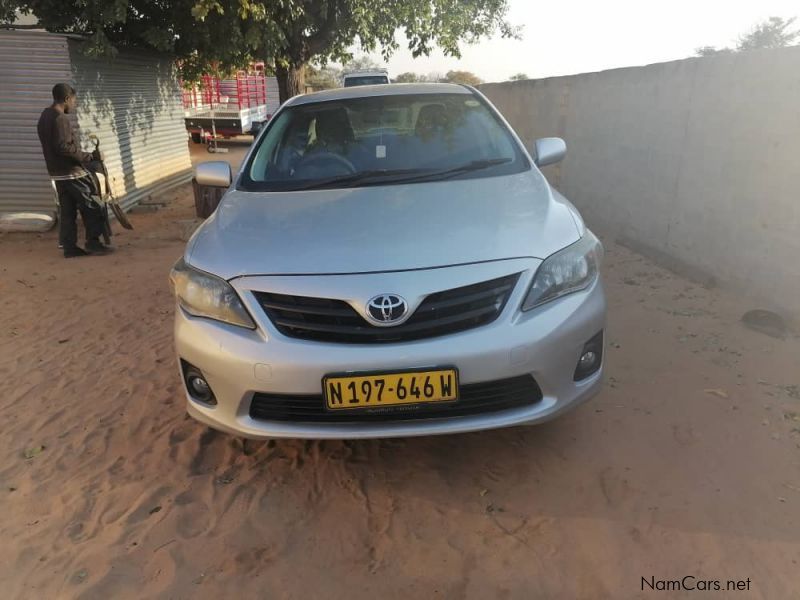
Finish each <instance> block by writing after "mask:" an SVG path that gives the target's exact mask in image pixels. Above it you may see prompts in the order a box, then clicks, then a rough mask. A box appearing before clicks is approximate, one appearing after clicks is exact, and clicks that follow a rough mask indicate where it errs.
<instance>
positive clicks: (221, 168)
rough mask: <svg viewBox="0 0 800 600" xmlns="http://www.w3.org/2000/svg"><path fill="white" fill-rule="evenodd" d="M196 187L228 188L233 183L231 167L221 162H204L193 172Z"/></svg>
mask: <svg viewBox="0 0 800 600" xmlns="http://www.w3.org/2000/svg"><path fill="white" fill-rule="evenodd" d="M194 178H195V180H196V181H197V185H207V186H210V187H224V188H226V187H228V186H229V185H230V184H231V181H233V175H232V174H231V166H230V165H229V164H228V163H226V162H225V161H223V160H215V161H211V162H204V163H200V164H199V165H197V168H196V169H195V172H194Z"/></svg>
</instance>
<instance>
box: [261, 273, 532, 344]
mask: <svg viewBox="0 0 800 600" xmlns="http://www.w3.org/2000/svg"><path fill="white" fill-rule="evenodd" d="M517 279H519V273H514V274H513V275H507V276H505V277H500V278H499V279H492V280H491V281H484V282H481V283H476V284H473V285H468V286H465V287H460V288H453V289H450V290H446V291H443V292H436V293H434V294H431V295H429V296H428V297H427V298H425V300H423V301H422V303H421V304H420V305H419V307H418V308H417V310H416V311H415V312H414V314H413V315H412V316H411V317H410V318H409V319H408V320H407V321H406V322H405V323H403V324H402V325H398V326H396V327H375V326H373V325H370V324H369V323H368V322H367V321H365V320H364V318H363V317H362V316H361V315H359V314H358V313H357V312H356V311H355V309H354V308H353V307H352V306H350V305H349V304H348V303H347V302H345V301H344V300H329V299H326V298H308V297H305V296H288V295H285V294H273V293H269V292H253V293H254V294H255V297H256V299H257V300H258V302H259V304H261V307H262V308H263V309H264V312H266V313H267V316H268V317H269V318H270V320H271V321H272V323H273V324H274V325H275V327H277V328H278V331H280V332H281V333H282V334H284V335H286V336H289V337H293V338H300V339H304V340H316V341H320V342H335V343H344V344H376V343H391V342H406V341H411V340H419V339H423V338H430V337H436V336H440V335H447V334H450V333H456V332H459V331H464V330H466V329H472V328H474V327H480V326H481V325H486V324H487V323H491V322H492V321H494V320H495V319H496V318H497V317H498V316H499V315H500V313H501V312H502V311H503V307H504V306H505V304H506V302H507V301H508V297H509V296H510V295H511V291H512V290H513V289H514V285H516V283H517Z"/></svg>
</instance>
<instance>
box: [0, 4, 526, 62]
mask: <svg viewBox="0 0 800 600" xmlns="http://www.w3.org/2000/svg"><path fill="white" fill-rule="evenodd" d="M507 2H508V0H458V1H455V0H0V3H1V4H0V18H2V17H4V18H5V20H6V21H8V20H10V17H9V15H13V11H14V10H15V9H19V10H21V11H23V12H33V13H34V14H36V15H37V16H38V18H39V19H40V22H41V24H42V25H43V26H44V27H46V28H47V29H48V30H50V31H59V32H72V33H80V34H84V35H87V36H88V40H87V43H86V50H87V51H88V52H89V53H91V54H95V55H108V54H113V52H114V51H115V50H116V49H118V48H121V47H126V46H137V47H147V48H153V49H156V50H162V51H169V52H173V53H174V54H175V55H177V57H178V58H180V59H181V60H182V65H183V70H184V75H185V76H187V77H188V78H192V76H195V75H197V74H199V73H200V72H203V71H204V70H209V69H217V70H221V71H230V70H233V69H235V68H239V67H242V66H244V65H246V64H248V63H249V62H251V61H252V60H266V61H268V62H270V63H272V64H274V65H275V68H276V70H277V71H278V72H279V74H280V73H281V72H282V71H286V70H298V69H300V70H302V68H303V67H304V66H305V65H306V64H308V63H309V62H311V61H317V62H318V63H319V64H321V65H322V66H325V64H326V62H327V61H329V60H335V61H338V62H346V61H347V60H349V59H351V58H352V56H351V51H350V49H351V48H352V47H353V46H354V45H358V46H360V47H361V49H362V50H364V51H365V52H373V51H377V50H380V51H381V53H382V54H383V56H384V58H388V56H390V55H391V54H392V53H393V52H394V51H395V50H397V49H398V48H400V46H401V40H402V38H403V37H404V38H405V41H404V42H403V43H404V44H405V45H406V46H407V48H408V49H409V50H410V51H411V53H412V54H413V55H414V56H415V57H416V56H421V55H427V54H429V53H430V51H431V50H432V49H433V48H434V47H436V46H438V47H439V48H440V49H441V50H442V51H443V52H444V54H445V55H448V56H460V52H461V50H460V45H461V44H462V43H472V42H475V41H477V40H478V39H479V38H481V37H483V36H488V35H492V34H493V33H495V32H496V31H499V32H500V34H501V35H502V36H504V37H517V36H518V35H519V31H518V29H517V28H515V27H513V26H512V25H511V24H509V22H508V21H507V20H506V14H507V12H508V4H507ZM300 73H301V77H302V71H300Z"/></svg>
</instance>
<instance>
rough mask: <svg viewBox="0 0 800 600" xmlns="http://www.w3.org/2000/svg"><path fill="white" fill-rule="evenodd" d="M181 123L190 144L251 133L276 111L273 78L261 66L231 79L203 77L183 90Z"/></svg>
mask: <svg viewBox="0 0 800 600" xmlns="http://www.w3.org/2000/svg"><path fill="white" fill-rule="evenodd" d="M183 108H184V122H185V123H186V130H187V131H188V132H189V134H190V136H191V138H192V141H194V142H196V143H204V142H208V141H210V140H211V139H218V138H226V139H227V138H231V137H235V136H238V135H246V134H254V133H257V132H258V130H259V129H260V128H261V126H263V124H264V123H266V122H267V121H268V120H269V119H270V118H271V117H272V115H273V113H274V112H275V111H276V110H277V108H278V88H277V81H276V80H275V78H274V77H266V75H265V73H264V65H263V63H257V64H255V65H253V68H252V69H250V70H249V71H239V72H238V73H236V75H235V77H232V78H229V79H219V78H217V77H214V76H213V75H203V76H202V77H201V79H200V82H199V83H198V84H196V85H194V86H192V87H191V88H188V89H187V88H184V91H183Z"/></svg>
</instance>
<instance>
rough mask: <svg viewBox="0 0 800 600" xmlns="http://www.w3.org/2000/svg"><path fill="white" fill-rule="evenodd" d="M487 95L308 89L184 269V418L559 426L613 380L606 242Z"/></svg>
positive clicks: (252, 433)
mask: <svg viewBox="0 0 800 600" xmlns="http://www.w3.org/2000/svg"><path fill="white" fill-rule="evenodd" d="M533 147H534V149H535V152H533V153H532V154H533V155H531V154H529V153H528V151H527V150H526V148H525V146H524V145H523V143H522V142H521V141H520V139H519V138H518V137H517V136H516V135H515V133H514V132H513V131H512V129H511V128H510V127H509V125H508V124H507V123H506V121H505V120H504V119H503V117H502V116H501V115H500V113H499V112H498V111H497V110H496V109H495V108H494V107H493V106H492V104H491V103H490V102H489V101H488V100H487V99H486V98H485V97H484V96H483V95H482V94H481V93H480V92H479V91H477V90H475V89H472V88H470V87H466V86H458V85H451V84H423V85H417V84H409V85H383V86H366V87H356V88H346V89H339V90H330V91H325V92H320V93H316V94H310V95H305V96H298V97H295V98H293V99H291V100H290V101H288V102H286V103H285V104H284V105H283V107H282V108H281V109H280V110H279V111H278V112H277V113H276V114H275V116H274V117H273V118H272V120H271V121H270V123H269V125H268V126H267V127H266V128H264V130H263V131H262V132H261V133H260V135H259V136H258V138H257V139H256V141H255V142H254V144H253V146H252V148H251V149H250V151H249V153H248V155H247V157H246V158H245V160H244V161H243V163H242V167H241V168H240V169H239V172H238V174H236V176H235V177H234V176H233V175H232V173H231V170H230V167H229V166H228V164H227V163H224V162H208V163H204V164H201V165H199V166H198V167H197V171H196V179H197V182H198V183H199V184H200V185H204V186H219V187H224V188H227V191H226V192H225V194H224V196H223V198H222V200H221V202H220V204H219V206H218V208H217V209H216V211H215V212H214V214H213V215H212V216H211V217H210V218H209V219H208V220H207V221H206V222H205V223H204V224H203V225H202V226H201V227H200V228H199V229H198V230H197V232H196V233H195V234H194V236H193V237H192V238H191V239H190V241H189V243H188V244H187V247H186V250H185V253H184V255H183V257H182V258H181V259H180V260H179V261H178V262H177V264H176V265H175V266H174V268H173V269H172V272H171V275H170V279H171V282H172V286H173V289H174V292H175V295H176V298H177V305H178V306H177V309H176V311H175V345H176V349H177V354H178V359H179V364H180V370H181V373H180V374H181V377H182V380H183V383H184V386H185V391H186V396H187V404H188V411H189V413H190V414H191V415H192V416H193V417H195V418H196V419H198V420H200V421H202V422H203V423H205V424H207V425H209V426H211V427H213V428H216V429H219V430H222V431H225V432H228V433H231V434H235V435H239V436H243V437H247V438H271V437H295V438H368V437H391V436H415V435H430V434H443V433H456V432H464V431H474V430H481V429H490V428H496V427H506V426H512V425H527V424H533V423H539V422H542V421H545V420H548V419H551V418H553V417H555V416H557V415H559V414H561V413H563V412H564V411H567V410H569V409H571V408H573V407H575V406H577V405H578V404H580V403H581V402H583V401H585V400H586V399H588V398H590V397H591V396H592V395H593V394H595V393H596V392H597V391H598V389H599V388H600V386H601V380H602V376H603V331H604V327H605V311H606V302H605V297H604V293H603V287H602V283H601V279H600V275H599V268H600V262H601V258H602V246H601V245H600V242H599V241H598V240H597V238H596V237H595V236H594V235H593V234H592V232H591V231H589V229H587V227H586V226H585V224H584V222H583V220H582V219H581V217H580V215H579V214H578V211H577V210H576V209H575V207H574V206H572V204H570V202H569V201H567V199H565V198H564V197H563V196H562V195H561V194H559V193H558V192H557V191H556V190H555V189H554V188H552V187H551V186H550V185H549V183H548V182H547V180H546V179H545V177H544V176H543V175H542V173H541V172H540V170H539V169H540V167H542V166H544V165H548V164H551V163H555V162H557V161H559V160H561V159H562V158H563V156H564V153H565V151H566V147H565V144H564V142H563V141H562V140H560V139H558V138H543V139H539V140H537V141H536V142H535V143H534V144H533Z"/></svg>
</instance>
